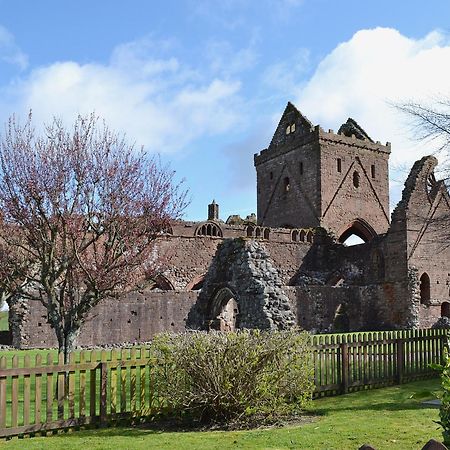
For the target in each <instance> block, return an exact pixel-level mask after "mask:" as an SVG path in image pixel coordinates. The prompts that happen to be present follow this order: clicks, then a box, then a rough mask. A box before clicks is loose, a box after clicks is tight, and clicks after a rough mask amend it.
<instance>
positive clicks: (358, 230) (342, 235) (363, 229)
mask: <svg viewBox="0 0 450 450" xmlns="http://www.w3.org/2000/svg"><path fill="white" fill-rule="evenodd" d="M352 235H355V236H358V237H359V238H360V239H362V240H363V241H364V242H369V241H371V240H372V239H373V238H374V237H376V236H377V233H376V232H375V230H374V229H373V228H372V227H371V226H370V225H369V224H368V223H367V222H366V221H365V220H363V219H355V220H353V221H352V222H351V223H349V224H347V225H346V226H345V227H344V228H343V229H342V230H341V231H340V232H339V239H338V240H339V242H341V243H342V242H344V241H345V240H346V239H348V238H349V237H350V236H352Z"/></svg>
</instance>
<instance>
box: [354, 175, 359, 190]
mask: <svg viewBox="0 0 450 450" xmlns="http://www.w3.org/2000/svg"><path fill="white" fill-rule="evenodd" d="M353 186H355V188H359V173H358V172H356V171H355V172H353Z"/></svg>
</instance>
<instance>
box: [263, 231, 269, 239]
mask: <svg viewBox="0 0 450 450" xmlns="http://www.w3.org/2000/svg"><path fill="white" fill-rule="evenodd" d="M263 236H264V239H265V240H266V241H268V240H269V237H270V230H269V229H268V228H264V232H263Z"/></svg>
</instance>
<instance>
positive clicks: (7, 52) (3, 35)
mask: <svg viewBox="0 0 450 450" xmlns="http://www.w3.org/2000/svg"><path fill="white" fill-rule="evenodd" d="M0 61H3V62H6V63H8V64H13V65H15V66H17V67H19V69H21V70H24V69H26V68H27V66H28V57H27V55H26V54H25V53H23V52H22V51H21V50H20V48H19V47H18V46H17V44H16V43H15V40H14V36H13V35H12V34H11V33H10V32H9V31H8V30H7V29H6V28H4V27H2V26H1V25H0Z"/></svg>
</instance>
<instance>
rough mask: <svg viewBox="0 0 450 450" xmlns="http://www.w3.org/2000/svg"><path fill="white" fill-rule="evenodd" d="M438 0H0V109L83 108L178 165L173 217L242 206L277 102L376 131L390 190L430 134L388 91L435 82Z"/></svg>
mask: <svg viewBox="0 0 450 450" xmlns="http://www.w3.org/2000/svg"><path fill="white" fill-rule="evenodd" d="M449 19H450V2H449V1H448V0H430V1H428V2H426V4H425V3H424V2H423V1H418V0H408V1H406V0H404V1H401V0H397V1H392V0H391V1H383V0H377V1H375V0H366V1H361V0H359V1H346V0H341V1H336V0H259V1H256V0H221V1H215V0H209V1H206V0H205V1H203V0H197V1H194V0H185V1H183V0H178V1H175V0H166V1H164V2H156V1H133V0H129V1H127V2H124V1H118V0H110V1H103V0H98V1H94V0H91V1H84V0H78V1H65V2H62V1H48V0H47V1H46V0H40V1H38V2H37V1H36V2H33V1H24V0H14V1H12V0H9V1H4V0H0V121H1V122H2V123H3V122H5V120H6V119H7V117H8V116H9V115H11V114H12V113H16V114H19V115H21V116H23V115H25V114H26V112H27V111H28V110H29V109H30V108H31V109H32V110H33V114H34V117H35V119H36V120H37V121H45V120H47V121H48V120H49V119H50V118H51V117H52V115H58V116H61V117H63V119H64V120H66V121H67V123H70V122H71V121H73V119H74V117H75V115H76V114H77V113H79V112H81V113H87V112H90V111H92V110H95V111H96V112H97V113H98V114H100V115H102V116H104V117H105V118H106V120H107V121H108V123H109V124H110V125H111V127H112V128H114V129H116V130H117V131H121V132H126V133H127V136H128V137H129V139H130V140H132V141H136V143H138V144H143V145H144V146H145V148H146V149H147V150H148V151H149V152H152V153H160V154H161V156H162V158H163V160H164V161H170V162H171V165H172V167H173V168H174V169H175V170H176V171H177V174H178V176H179V178H185V179H186V185H187V186H188V187H189V188H190V192H191V196H192V203H191V205H190V206H189V208H188V210H187V211H186V216H185V218H186V219H190V220H201V219H204V218H205V216H206V205H207V204H208V203H209V202H210V201H211V200H212V199H213V198H214V199H215V200H216V201H217V202H218V203H219V204H220V207H221V218H222V219H224V220H225V219H226V218H227V217H228V215H230V214H240V215H242V216H246V215H247V214H250V213H251V212H256V186H255V172H254V168H253V154H254V153H256V152H259V151H260V150H261V149H262V148H264V147H266V146H267V145H268V143H269V141H270V138H271V135H272V133H273V131H274V130H275V126H276V123H277V121H278V119H279V117H280V115H281V113H282V111H283V109H284V107H285V105H286V103H287V101H289V100H290V101H293V102H294V103H295V104H296V106H297V107H298V108H299V109H300V110H301V111H302V112H303V113H304V114H305V115H306V116H307V117H308V118H309V119H310V120H311V121H312V122H314V123H316V124H317V123H320V124H321V125H322V126H323V128H325V129H328V128H333V129H335V130H337V129H338V128H339V125H340V124H341V123H342V122H344V121H345V120H346V119H347V117H349V116H351V117H353V118H354V119H356V120H357V121H358V122H359V123H360V124H361V125H362V126H363V127H364V128H365V129H366V131H367V132H368V133H369V135H371V137H372V138H374V139H376V140H380V141H382V142H384V141H390V142H392V146H393V153H392V159H391V163H392V182H391V189H392V190H391V192H392V195H391V203H392V204H395V202H397V201H398V199H399V194H400V192H401V185H402V182H403V180H404V177H405V176H406V171H407V168H409V166H410V165H411V164H412V162H413V161H414V160H415V159H417V158H418V157H420V156H422V155H423V154H426V153H429V152H430V151H431V149H430V148H427V147H426V146H424V145H423V144H418V143H417V142H415V141H412V140H410V139H409V137H410V136H411V130H410V129H409V128H408V124H407V123H406V121H405V120H404V118H403V117H400V116H399V114H398V113H397V112H396V111H395V110H393V109H392V107H390V106H389V103H390V102H395V101H404V100H408V99H416V100H421V101H427V100H429V99H432V98H433V96H437V95H449V94H450V93H449V90H450V86H449V81H448V80H450V28H449Z"/></svg>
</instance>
